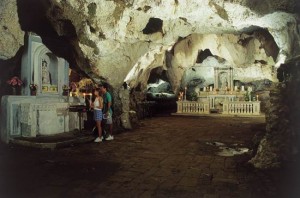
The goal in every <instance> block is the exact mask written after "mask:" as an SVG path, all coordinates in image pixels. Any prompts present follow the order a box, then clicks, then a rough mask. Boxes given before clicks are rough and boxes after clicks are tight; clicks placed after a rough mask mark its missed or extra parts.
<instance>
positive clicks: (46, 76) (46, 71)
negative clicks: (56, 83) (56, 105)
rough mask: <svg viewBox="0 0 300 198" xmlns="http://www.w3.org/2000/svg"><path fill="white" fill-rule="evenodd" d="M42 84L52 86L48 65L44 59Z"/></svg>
mask: <svg viewBox="0 0 300 198" xmlns="http://www.w3.org/2000/svg"><path fill="white" fill-rule="evenodd" d="M42 84H52V83H51V74H50V72H49V68H48V63H47V61H46V60H44V59H43V60H42Z"/></svg>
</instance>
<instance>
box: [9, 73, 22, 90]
mask: <svg viewBox="0 0 300 198" xmlns="http://www.w3.org/2000/svg"><path fill="white" fill-rule="evenodd" d="M6 83H7V84H9V85H10V86H11V87H12V94H13V95H17V89H18V88H20V87H21V85H22V84H23V81H22V80H21V79H20V78H18V77H17V76H14V77H12V78H11V79H9V80H8V81H6Z"/></svg>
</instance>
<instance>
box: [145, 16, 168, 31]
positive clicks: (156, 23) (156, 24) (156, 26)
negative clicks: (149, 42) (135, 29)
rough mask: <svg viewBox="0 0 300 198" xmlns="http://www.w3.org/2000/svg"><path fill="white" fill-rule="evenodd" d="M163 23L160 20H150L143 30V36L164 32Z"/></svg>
mask: <svg viewBox="0 0 300 198" xmlns="http://www.w3.org/2000/svg"><path fill="white" fill-rule="evenodd" d="M162 26H163V21H162V20H161V19H159V18H150V19H149V21H148V23H147V25H146V27H145V28H144V29H143V34H153V33H156V32H162Z"/></svg>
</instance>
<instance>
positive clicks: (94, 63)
mask: <svg viewBox="0 0 300 198" xmlns="http://www.w3.org/2000/svg"><path fill="white" fill-rule="evenodd" d="M298 8H299V2H298V1H296V0H292V1H291V0H283V1H279V0H263V1H258V0H251V1H250V0H203V1H199V0H189V1H186V0H153V1H150V0H124V1H123V0H111V1H108V0H107V1H104V0H52V1H48V0H41V1H37V0H28V1H26V3H25V2H24V1H22V0H3V1H1V2H0V10H1V11H2V12H0V17H1V19H4V20H1V21H0V23H1V29H0V34H1V38H0V44H1V45H0V49H1V52H0V58H1V59H8V58H11V57H13V56H14V55H15V53H16V52H17V50H18V49H19V48H20V46H22V45H23V44H24V39H23V37H24V32H27V31H32V32H36V33H37V34H39V35H40V36H41V37H42V39H43V41H44V43H45V44H46V45H47V46H48V48H49V49H51V50H52V51H53V52H54V53H56V54H57V55H58V56H62V57H64V58H66V59H67V60H68V61H69V62H70V65H71V67H72V68H74V69H76V70H78V71H80V72H82V73H83V74H84V75H87V76H90V77H91V78H93V79H94V80H95V81H96V82H99V81H107V82H109V83H110V84H111V85H112V86H113V87H116V88H119V87H121V85H122V84H123V82H124V81H126V82H127V83H128V84H130V85H131V86H137V85H138V84H142V85H143V86H144V87H145V86H146V84H147V81H148V78H149V76H150V73H151V70H152V69H154V68H158V67H160V68H163V69H164V70H166V73H167V76H168V78H169V79H170V83H171V84H172V86H173V88H174V90H176V87H178V86H179V85H180V81H181V78H182V75H183V72H184V70H185V69H186V68H188V67H191V66H193V65H194V64H195V63H196V61H197V57H198V52H199V51H201V50H202V51H204V50H206V49H209V50H210V52H211V53H212V54H213V55H214V56H217V57H221V58H222V59H225V60H226V61H227V62H228V63H229V64H230V65H231V66H232V67H237V68H238V67H239V68H245V67H254V68H255V67H256V66H257V67H265V68H266V69H265V71H264V72H266V71H270V68H271V67H274V66H275V67H278V66H279V64H280V63H283V62H285V61H286V59H288V58H290V57H293V56H295V55H296V54H298V53H299V48H300V47H299V40H300V39H299V29H298V27H299V15H298V14H297V13H296V11H297V10H299V9H298ZM7 9H10V12H8V11H6V10H7ZM3 11H4V12H3ZM8 45H11V46H13V47H11V48H10V49H8V48H7V47H6V46H8ZM262 75H265V74H264V73H262ZM267 78H271V79H272V78H273V77H272V76H271V75H269V76H267Z"/></svg>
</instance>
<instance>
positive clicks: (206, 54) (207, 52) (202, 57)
mask: <svg viewBox="0 0 300 198" xmlns="http://www.w3.org/2000/svg"><path fill="white" fill-rule="evenodd" d="M209 56H213V54H212V53H211V52H210V50H209V49H205V50H204V51H203V50H200V51H199V52H198V56H197V60H196V63H202V62H203V61H204V60H205V59H206V58H207V57H209Z"/></svg>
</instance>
